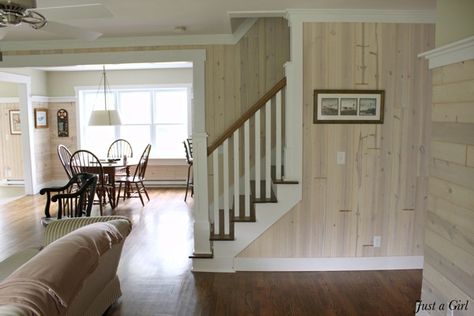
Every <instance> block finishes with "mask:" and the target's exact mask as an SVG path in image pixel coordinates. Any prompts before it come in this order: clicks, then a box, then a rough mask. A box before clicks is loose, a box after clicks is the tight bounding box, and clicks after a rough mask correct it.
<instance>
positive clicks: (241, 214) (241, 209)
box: [232, 195, 255, 222]
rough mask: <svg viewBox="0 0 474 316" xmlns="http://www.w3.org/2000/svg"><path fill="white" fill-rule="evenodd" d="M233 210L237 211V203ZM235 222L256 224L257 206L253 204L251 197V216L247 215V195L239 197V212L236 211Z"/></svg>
mask: <svg viewBox="0 0 474 316" xmlns="http://www.w3.org/2000/svg"><path fill="white" fill-rule="evenodd" d="M232 209H233V210H235V201H234V205H233V206H232ZM233 221H234V222H255V205H254V203H252V196H250V215H249V216H246V215H245V195H240V196H239V210H238V212H235V211H234V217H233Z"/></svg>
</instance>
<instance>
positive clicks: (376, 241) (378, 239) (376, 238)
mask: <svg viewBox="0 0 474 316" xmlns="http://www.w3.org/2000/svg"><path fill="white" fill-rule="evenodd" d="M381 243H382V237H380V236H374V241H373V245H374V248H379V247H380V244H381Z"/></svg>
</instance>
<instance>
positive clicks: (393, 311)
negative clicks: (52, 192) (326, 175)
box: [0, 189, 422, 316]
mask: <svg viewBox="0 0 474 316" xmlns="http://www.w3.org/2000/svg"><path fill="white" fill-rule="evenodd" d="M149 193H150V198H151V201H150V202H148V203H147V204H145V207H142V206H141V203H140V200H139V199H130V200H127V201H125V203H123V202H122V201H120V204H119V205H118V207H117V208H116V209H115V210H114V211H113V213H114V214H120V215H125V216H128V217H129V218H130V219H131V220H132V222H133V230H132V233H131V234H130V236H129V237H128V238H127V241H126V243H125V246H124V250H123V255H122V259H121V262H120V266H119V272H118V273H119V276H120V279H121V283H122V290H123V296H122V297H121V298H120V299H119V301H118V302H117V303H115V304H114V305H113V306H112V307H111V308H110V309H109V310H108V311H107V313H106V314H105V315H108V316H117V315H144V316H145V315H371V316H372V315H413V314H414V312H413V311H414V307H415V301H416V300H417V299H418V298H419V296H420V292H421V278H422V274H421V270H404V271H368V272H293V273H287V272H285V273H284V272H280V273H278V272H272V273H263V272H238V273H231V274H220V273H192V272H190V268H191V261H190V259H189V258H188V256H189V255H190V254H191V252H192V238H193V237H192V233H193V232H192V210H191V208H192V199H188V204H186V203H185V202H184V201H183V198H184V190H183V189H152V190H149ZM43 207H44V197H42V196H39V195H37V196H27V197H24V198H21V199H19V200H16V201H13V202H11V203H9V204H6V205H0V260H3V259H4V258H6V257H8V256H9V255H11V254H13V253H14V252H16V251H19V250H21V249H24V248H25V247H30V246H38V245H40V244H41V238H42V231H43V227H42V226H41V224H40V218H41V216H43ZM96 209H97V206H95V207H94V210H95V211H97V210H96ZM105 214H112V211H111V209H110V208H108V209H106V210H105Z"/></svg>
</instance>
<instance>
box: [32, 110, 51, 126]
mask: <svg viewBox="0 0 474 316" xmlns="http://www.w3.org/2000/svg"><path fill="white" fill-rule="evenodd" d="M35 127H36V128H47V127H48V109H35Z"/></svg>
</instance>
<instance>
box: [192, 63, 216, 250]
mask: <svg viewBox="0 0 474 316" xmlns="http://www.w3.org/2000/svg"><path fill="white" fill-rule="evenodd" d="M204 61H205V55H204V58H203V59H202V60H199V61H194V62H193V112H192V113H193V134H192V138H193V183H194V251H193V256H195V257H199V256H206V255H211V254H212V248H211V242H210V240H209V237H210V222H209V201H208V193H207V190H208V186H207V133H206V111H205V110H206V107H205V97H204V82H205V75H204Z"/></svg>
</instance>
